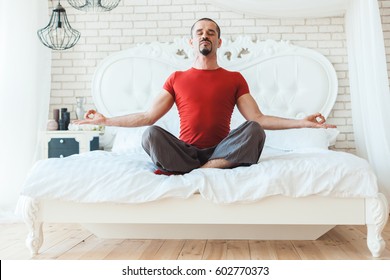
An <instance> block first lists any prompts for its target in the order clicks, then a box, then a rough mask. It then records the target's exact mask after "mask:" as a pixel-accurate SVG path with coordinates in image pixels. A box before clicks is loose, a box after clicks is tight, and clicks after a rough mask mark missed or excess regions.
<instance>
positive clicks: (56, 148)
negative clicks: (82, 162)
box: [44, 130, 100, 158]
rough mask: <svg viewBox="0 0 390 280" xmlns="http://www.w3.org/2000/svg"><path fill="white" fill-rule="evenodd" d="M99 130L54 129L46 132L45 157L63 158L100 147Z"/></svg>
mask: <svg viewBox="0 0 390 280" xmlns="http://www.w3.org/2000/svg"><path fill="white" fill-rule="evenodd" d="M99 134H100V132H99V131H70V130H54V131H46V132H45V141H44V143H45V146H44V157H45V158H62V157H67V156H70V155H73V154H79V153H84V152H89V151H93V150H98V149H99Z"/></svg>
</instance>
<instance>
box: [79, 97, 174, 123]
mask: <svg viewBox="0 0 390 280" xmlns="http://www.w3.org/2000/svg"><path fill="white" fill-rule="evenodd" d="M173 104H174V99H173V97H172V95H171V94H170V93H169V92H168V91H166V90H162V91H161V93H160V94H159V95H158V96H157V97H156V98H155V100H154V101H153V104H152V106H151V107H150V108H149V109H148V110H147V111H145V112H140V113H133V114H128V115H124V116H118V117H112V118H106V117H105V116H104V115H103V114H101V113H99V112H96V111H95V110H89V111H88V112H87V113H86V114H85V119H84V120H78V121H74V123H76V124H99V125H105V126H123V127H138V126H145V125H152V124H154V123H155V122H156V121H157V120H159V119H160V118H161V117H162V116H164V115H165V114H166V113H167V112H168V111H169V110H170V109H171V108H172V106H173Z"/></svg>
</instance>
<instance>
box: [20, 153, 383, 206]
mask: <svg viewBox="0 0 390 280" xmlns="http://www.w3.org/2000/svg"><path fill="white" fill-rule="evenodd" d="M153 170H154V165H153V163H152V162H151V161H150V159H149V157H148V156H147V155H146V154H145V153H140V152H135V153H127V154H124V153H113V152H104V151H94V152H88V153H84V154H80V155H73V156H70V157H66V158H62V159H60V158H55V159H47V160H42V161H39V162H37V163H36V164H35V166H34V167H33V169H32V170H31V172H30V174H29V176H28V177H27V179H26V181H25V184H24V186H23V189H22V191H21V194H22V195H24V196H29V197H33V198H37V199H58V200H65V201H77V202H118V203H141V202H148V201H154V200H158V199H162V198H167V197H178V198H187V197H189V196H191V195H192V194H194V193H196V192H199V193H200V194H201V195H202V196H203V197H204V198H205V199H208V200H211V201H213V202H216V203H234V202H251V201H256V200H260V199H262V198H264V197H267V196H271V195H285V196H290V197H304V196H308V195H314V194H315V195H321V196H333V197H376V195H377V193H378V189H377V181H376V177H375V175H374V173H373V171H372V170H371V168H370V166H369V164H368V163H367V162H366V161H365V160H363V159H361V158H358V157H356V156H354V155H352V154H349V153H344V152H335V151H329V150H323V149H310V150H301V151H295V152H280V151H278V152H276V151H275V150H271V149H265V151H264V152H263V155H262V156H261V158H260V161H259V163H258V164H255V165H252V166H250V167H238V168H234V169H229V170H221V169H197V170H194V171H192V172H190V173H188V174H185V175H178V176H165V175H155V174H154V173H153Z"/></svg>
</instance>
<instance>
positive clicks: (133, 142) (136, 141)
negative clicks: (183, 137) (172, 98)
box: [112, 110, 179, 153]
mask: <svg viewBox="0 0 390 280" xmlns="http://www.w3.org/2000/svg"><path fill="white" fill-rule="evenodd" d="M156 125H158V126H160V127H162V128H164V129H165V130H167V131H169V132H170V133H172V134H173V135H175V136H176V137H179V118H178V116H177V113H175V111H174V110H171V111H170V112H168V114H166V115H165V116H164V117H163V118H161V119H160V120H159V121H158V122H156ZM147 128H148V127H147V126H142V127H119V128H117V131H116V135H115V139H114V142H113V145H112V151H113V152H116V153H129V152H140V151H143V148H142V145H141V141H142V134H143V133H144V131H145V130H146V129H147Z"/></svg>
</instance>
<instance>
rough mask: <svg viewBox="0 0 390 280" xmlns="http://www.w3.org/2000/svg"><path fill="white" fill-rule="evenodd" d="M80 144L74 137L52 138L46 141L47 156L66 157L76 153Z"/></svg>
mask: <svg viewBox="0 0 390 280" xmlns="http://www.w3.org/2000/svg"><path fill="white" fill-rule="evenodd" d="M79 151H80V144H79V142H77V141H76V139H74V138H52V139H50V141H49V143H48V157H49V158H53V157H61V158H62V157H67V156H70V155H74V154H78V153H79Z"/></svg>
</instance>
